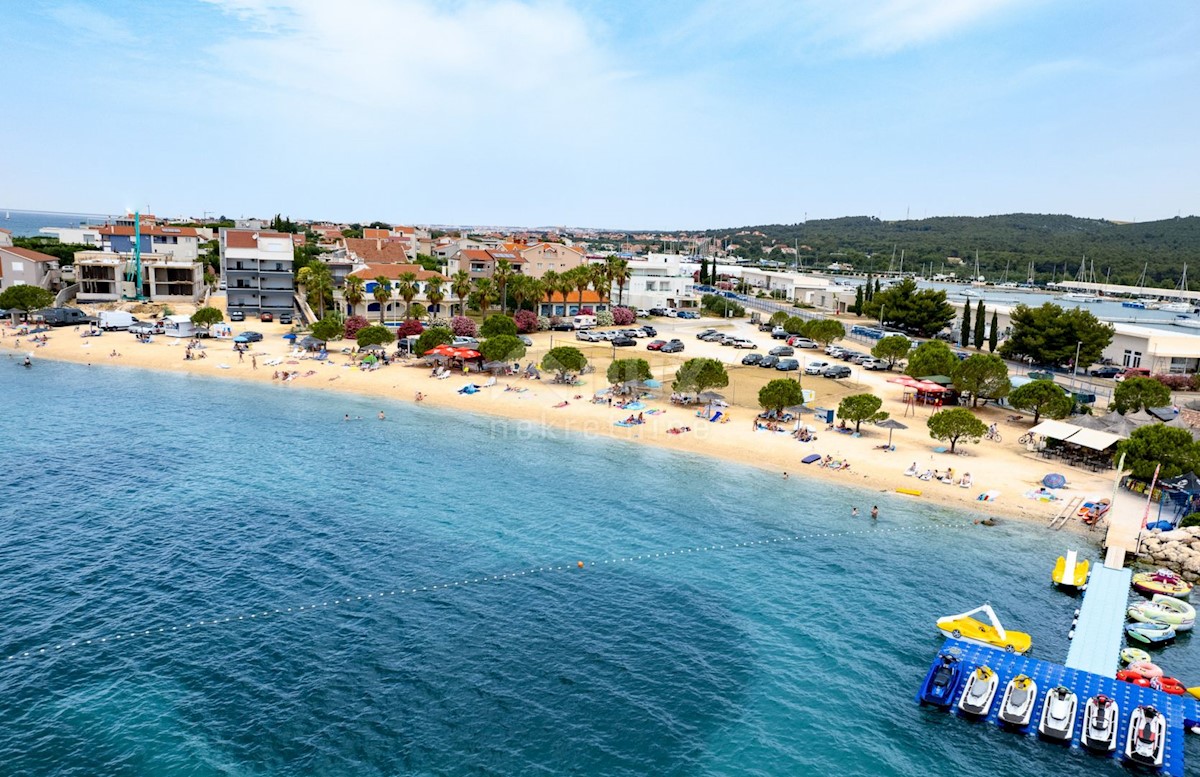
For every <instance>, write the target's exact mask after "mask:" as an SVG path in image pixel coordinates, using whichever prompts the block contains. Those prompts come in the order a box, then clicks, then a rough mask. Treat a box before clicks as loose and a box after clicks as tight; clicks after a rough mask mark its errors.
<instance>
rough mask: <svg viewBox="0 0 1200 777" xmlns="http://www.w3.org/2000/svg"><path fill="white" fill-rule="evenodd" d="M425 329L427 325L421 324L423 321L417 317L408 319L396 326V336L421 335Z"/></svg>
mask: <svg viewBox="0 0 1200 777" xmlns="http://www.w3.org/2000/svg"><path fill="white" fill-rule="evenodd" d="M424 331H425V327H423V326H421V322H420V321H417V320H416V319H415V318H410V319H407V320H406V321H405V322H404V323H403V324H401V325H400V326H399V327H397V328H396V337H397V338H400V337H409V336H410V335H419V334H421V333H422V332H424Z"/></svg>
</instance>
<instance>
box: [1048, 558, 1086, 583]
mask: <svg viewBox="0 0 1200 777" xmlns="http://www.w3.org/2000/svg"><path fill="white" fill-rule="evenodd" d="M1050 579H1051V580H1052V581H1053V582H1054V584H1055V585H1060V586H1063V587H1064V588H1074V589H1076V590H1080V589H1082V588H1083V587H1084V586H1085V585H1087V579H1088V562H1087V561H1079V560H1078V554H1077V553H1076V552H1075V551H1073V550H1068V551H1067V555H1066V556H1065V557H1064V556H1059V557H1058V562H1057V563H1056V564H1055V565H1054V571H1053V572H1051V573H1050Z"/></svg>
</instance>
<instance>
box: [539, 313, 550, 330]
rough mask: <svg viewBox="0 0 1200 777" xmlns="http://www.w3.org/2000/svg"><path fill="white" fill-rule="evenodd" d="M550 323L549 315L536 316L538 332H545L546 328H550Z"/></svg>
mask: <svg viewBox="0 0 1200 777" xmlns="http://www.w3.org/2000/svg"><path fill="white" fill-rule="evenodd" d="M550 323H551V321H550V317H549V316H538V317H537V328H538V331H539V332H545V331H546V330H547V329H549V328H550Z"/></svg>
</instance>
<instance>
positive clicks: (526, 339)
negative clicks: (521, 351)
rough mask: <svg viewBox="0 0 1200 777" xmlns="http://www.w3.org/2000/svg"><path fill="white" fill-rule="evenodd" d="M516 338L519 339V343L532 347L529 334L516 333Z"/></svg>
mask: <svg viewBox="0 0 1200 777" xmlns="http://www.w3.org/2000/svg"><path fill="white" fill-rule="evenodd" d="M517 339H518V340H520V341H521V343H522V344H523V345H525V346H526V347H528V348H532V347H533V339H532V338H530V337H529V335H517Z"/></svg>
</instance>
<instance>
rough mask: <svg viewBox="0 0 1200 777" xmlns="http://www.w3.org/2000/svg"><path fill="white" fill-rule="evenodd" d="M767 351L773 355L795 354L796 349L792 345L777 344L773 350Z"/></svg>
mask: <svg viewBox="0 0 1200 777" xmlns="http://www.w3.org/2000/svg"><path fill="white" fill-rule="evenodd" d="M767 353H769V354H771V355H772V356H794V355H795V353H796V350H795V349H794V348H792V346H790V345H777V346H775V347H774V348H772V349H771V350H769V351H767Z"/></svg>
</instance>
